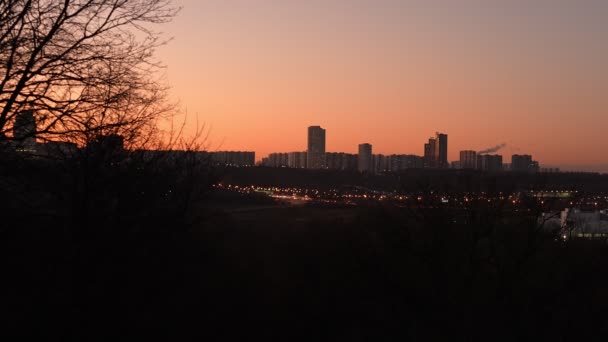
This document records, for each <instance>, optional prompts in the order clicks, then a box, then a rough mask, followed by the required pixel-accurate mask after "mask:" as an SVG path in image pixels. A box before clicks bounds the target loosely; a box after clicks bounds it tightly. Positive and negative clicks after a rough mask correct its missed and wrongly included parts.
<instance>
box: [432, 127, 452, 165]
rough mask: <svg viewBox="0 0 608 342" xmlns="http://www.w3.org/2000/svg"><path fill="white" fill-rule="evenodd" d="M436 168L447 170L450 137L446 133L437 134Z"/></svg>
mask: <svg viewBox="0 0 608 342" xmlns="http://www.w3.org/2000/svg"><path fill="white" fill-rule="evenodd" d="M434 157H435V167H437V168H440V169H447V168H448V167H449V166H450V164H449V163H448V135H447V134H444V133H439V132H437V133H435V154H434Z"/></svg>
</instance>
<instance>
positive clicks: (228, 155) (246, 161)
mask: <svg viewBox="0 0 608 342" xmlns="http://www.w3.org/2000/svg"><path fill="white" fill-rule="evenodd" d="M211 162H212V164H214V165H217V166H236V167H245V166H254V165H255V152H251V151H218V152H211Z"/></svg>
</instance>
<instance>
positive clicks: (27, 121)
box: [13, 110, 36, 152]
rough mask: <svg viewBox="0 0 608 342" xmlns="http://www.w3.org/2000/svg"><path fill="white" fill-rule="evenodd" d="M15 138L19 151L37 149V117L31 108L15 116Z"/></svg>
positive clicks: (33, 150)
mask: <svg viewBox="0 0 608 342" xmlns="http://www.w3.org/2000/svg"><path fill="white" fill-rule="evenodd" d="M13 139H14V140H15V146H16V149H17V150H18V151H23V152H35V151H36V118H34V112H33V111H31V110H24V111H21V112H19V113H17V115H16V116H15V124H14V125H13Z"/></svg>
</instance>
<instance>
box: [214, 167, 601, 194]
mask: <svg viewBox="0 0 608 342" xmlns="http://www.w3.org/2000/svg"><path fill="white" fill-rule="evenodd" d="M221 180H222V181H223V182H225V183H227V184H235V185H258V186H282V187H313V188H336V187H341V186H364V187H369V188H372V189H378V190H385V191H393V190H402V191H408V192H416V191H420V189H421V188H423V189H432V190H435V191H451V192H480V191H486V192H500V191H502V192H507V193H508V192H512V191H521V190H578V191H584V192H592V193H597V192H608V175H605V174H597V173H530V174H528V173H513V172H502V173H485V172H481V171H476V170H435V169H410V170H404V171H401V172H398V173H387V174H381V175H365V174H361V173H359V172H350V171H338V170H306V169H290V168H267V167H253V168H226V169H224V170H223V176H222V178H221Z"/></svg>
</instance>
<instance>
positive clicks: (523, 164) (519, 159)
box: [511, 154, 535, 172]
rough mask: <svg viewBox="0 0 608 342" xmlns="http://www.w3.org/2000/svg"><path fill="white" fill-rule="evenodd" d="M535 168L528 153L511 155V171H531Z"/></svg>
mask: <svg viewBox="0 0 608 342" xmlns="http://www.w3.org/2000/svg"><path fill="white" fill-rule="evenodd" d="M534 169H535V167H534V161H533V160H532V156H531V155H528V154H523V155H520V154H514V155H512V156H511V171H513V172H533V171H534Z"/></svg>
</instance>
